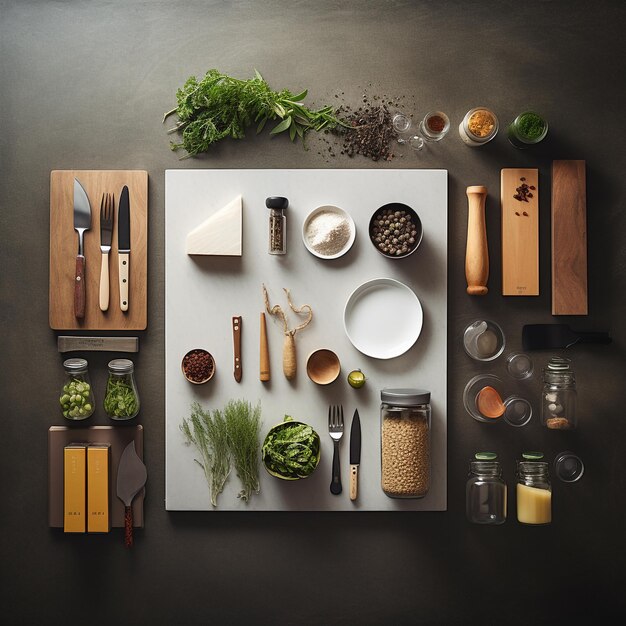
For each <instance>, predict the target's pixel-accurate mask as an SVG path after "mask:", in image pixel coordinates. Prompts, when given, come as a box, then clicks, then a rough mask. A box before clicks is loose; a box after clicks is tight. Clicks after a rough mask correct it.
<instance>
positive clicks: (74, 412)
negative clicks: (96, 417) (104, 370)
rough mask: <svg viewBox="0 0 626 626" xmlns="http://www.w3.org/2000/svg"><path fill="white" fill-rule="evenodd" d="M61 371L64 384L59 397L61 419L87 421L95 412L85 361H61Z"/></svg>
mask: <svg viewBox="0 0 626 626" xmlns="http://www.w3.org/2000/svg"><path fill="white" fill-rule="evenodd" d="M63 369H64V370H65V383H64V385H63V389H62V390H61V394H60V396H59V403H60V405H61V412H62V413H63V417H65V418H66V419H68V420H84V419H87V418H88V417H90V416H91V415H93V412H94V411H95V410H96V403H95V401H94V397H93V390H92V388H91V382H90V381H89V370H88V368H87V361H86V360H85V359H67V360H65V361H63Z"/></svg>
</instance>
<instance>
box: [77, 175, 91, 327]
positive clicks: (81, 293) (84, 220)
mask: <svg viewBox="0 0 626 626" xmlns="http://www.w3.org/2000/svg"><path fill="white" fill-rule="evenodd" d="M90 228H91V205H90V204H89V198H88V197H87V193H86V192H85V190H84V188H83V186H82V185H81V184H80V182H79V181H78V179H77V178H75V179H74V230H75V231H76V232H77V233H78V254H77V255H76V272H75V274H74V317H76V319H79V320H82V319H83V318H84V317H85V301H86V295H85V253H84V246H83V236H84V234H85V231H86V230H89V229H90Z"/></svg>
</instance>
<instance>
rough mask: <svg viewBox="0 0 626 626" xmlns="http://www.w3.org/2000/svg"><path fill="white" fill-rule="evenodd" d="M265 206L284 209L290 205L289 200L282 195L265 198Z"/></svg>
mask: <svg viewBox="0 0 626 626" xmlns="http://www.w3.org/2000/svg"><path fill="white" fill-rule="evenodd" d="M265 206H266V207H267V208H268V209H280V210H281V211H284V210H285V209H286V208H287V207H288V206H289V200H288V199H287V198H283V197H282V196H270V197H269V198H265Z"/></svg>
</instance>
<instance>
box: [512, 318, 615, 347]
mask: <svg viewBox="0 0 626 626" xmlns="http://www.w3.org/2000/svg"><path fill="white" fill-rule="evenodd" d="M611 341H612V339H611V336H610V335H609V333H604V332H576V331H575V330H572V329H571V328H570V327H569V326H568V325H567V324H526V326H524V327H523V328H522V345H523V346H524V350H548V349H551V348H569V347H570V346H573V345H574V344H576V343H605V344H606V343H611Z"/></svg>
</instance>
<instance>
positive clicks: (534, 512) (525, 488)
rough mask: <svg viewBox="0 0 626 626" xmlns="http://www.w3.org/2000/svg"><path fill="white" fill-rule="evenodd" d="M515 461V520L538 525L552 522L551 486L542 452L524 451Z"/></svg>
mask: <svg viewBox="0 0 626 626" xmlns="http://www.w3.org/2000/svg"><path fill="white" fill-rule="evenodd" d="M522 458H523V460H522V461H518V463H517V489H516V495H517V521H518V522H521V523H522V524H531V525H540V524H550V523H551V522H552V486H551V484H550V473H549V469H548V464H547V463H546V462H545V461H543V460H541V459H542V458H543V454H541V453H537V452H529V453H524V454H523V455H522Z"/></svg>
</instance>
